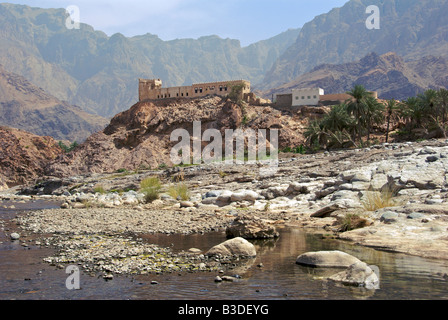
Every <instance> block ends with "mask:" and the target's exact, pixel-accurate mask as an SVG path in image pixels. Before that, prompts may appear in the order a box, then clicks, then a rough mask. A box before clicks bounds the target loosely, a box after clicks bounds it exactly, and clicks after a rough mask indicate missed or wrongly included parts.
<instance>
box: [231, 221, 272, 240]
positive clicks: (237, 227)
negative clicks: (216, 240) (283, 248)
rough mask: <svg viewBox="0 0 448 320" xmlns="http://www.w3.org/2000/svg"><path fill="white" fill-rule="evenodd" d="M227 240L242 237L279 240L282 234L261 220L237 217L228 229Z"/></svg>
mask: <svg viewBox="0 0 448 320" xmlns="http://www.w3.org/2000/svg"><path fill="white" fill-rule="evenodd" d="M226 236H227V238H237V237H241V238H244V239H269V238H278V237H279V236H280V234H279V233H278V232H277V230H276V228H275V227H274V226H273V225H270V224H268V223H266V222H264V221H263V220H261V219H256V218H251V217H237V218H236V219H235V220H234V221H233V222H232V224H231V225H230V226H228V227H227V229H226Z"/></svg>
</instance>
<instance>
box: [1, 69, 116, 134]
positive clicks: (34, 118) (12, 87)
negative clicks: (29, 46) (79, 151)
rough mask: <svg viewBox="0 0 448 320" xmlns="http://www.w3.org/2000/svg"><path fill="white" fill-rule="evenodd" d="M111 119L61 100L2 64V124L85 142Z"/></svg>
mask: <svg viewBox="0 0 448 320" xmlns="http://www.w3.org/2000/svg"><path fill="white" fill-rule="evenodd" d="M107 123H108V121H107V120H106V119H105V118H102V117H100V116H97V115H93V114H89V113H87V112H85V111H84V110H82V109H81V108H80V107H77V106H74V105H70V104H68V103H67V102H64V101H60V100H59V99H57V98H55V97H53V96H52V95H50V94H48V93H47V92H45V91H44V90H43V89H41V88H39V87H37V86H35V85H34V84H32V83H31V82H29V81H28V80H26V79H25V78H24V77H22V76H20V75H17V74H15V73H11V72H8V71H6V70H5V69H4V68H3V67H2V66H1V65H0V126H1V125H3V126H9V127H13V128H18V129H21V130H25V131H27V132H30V133H33V134H35V135H39V136H51V137H53V138H55V139H57V140H63V141H78V142H82V141H84V140H85V139H87V138H88V137H89V136H90V135H91V134H92V133H94V132H97V131H100V130H102V129H104V127H105V126H106V125H107Z"/></svg>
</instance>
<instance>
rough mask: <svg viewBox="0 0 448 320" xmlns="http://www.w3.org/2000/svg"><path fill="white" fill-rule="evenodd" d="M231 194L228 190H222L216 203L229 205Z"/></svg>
mask: <svg viewBox="0 0 448 320" xmlns="http://www.w3.org/2000/svg"><path fill="white" fill-rule="evenodd" d="M232 194H233V192H232V191H229V190H224V191H222V192H221V194H220V195H219V196H218V198H217V199H216V201H217V202H221V203H230V198H231V197H232Z"/></svg>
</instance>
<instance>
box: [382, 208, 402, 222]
mask: <svg viewBox="0 0 448 320" xmlns="http://www.w3.org/2000/svg"><path fill="white" fill-rule="evenodd" d="M397 219H398V213H397V212H393V211H387V212H385V213H383V215H382V216H381V218H380V221H381V222H384V223H392V222H396V221H397Z"/></svg>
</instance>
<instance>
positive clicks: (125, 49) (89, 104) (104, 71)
mask: <svg viewBox="0 0 448 320" xmlns="http://www.w3.org/2000/svg"><path fill="white" fill-rule="evenodd" d="M67 17H68V15H67V13H66V11H65V9H40V8H31V7H28V6H22V5H12V4H6V3H3V4H0V64H2V65H3V66H4V67H5V68H6V69H7V70H9V71H11V72H14V73H17V74H20V75H22V76H24V77H26V78H27V79H28V80H29V81H31V82H32V83H35V84H38V85H39V86H40V87H42V88H43V89H44V90H46V91H47V92H49V93H50V94H52V95H54V96H55V97H57V98H58V99H61V100H65V101H69V102H70V103H71V104H76V105H79V106H81V107H82V108H83V109H84V110H86V111H88V112H91V113H96V114H98V115H101V116H105V117H112V116H114V115H115V114H117V113H119V112H121V111H124V110H127V109H128V108H129V107H130V106H131V105H133V104H134V103H135V102H137V99H138V91H137V89H138V78H160V79H163V82H164V85H166V86H173V85H191V84H192V83H195V82H207V81H219V80H221V81H222V80H223V79H226V80H233V79H235V80H236V79H248V80H250V81H252V82H254V83H256V82H260V81H261V80H262V79H263V76H264V74H265V72H266V71H267V70H269V69H270V68H271V66H272V65H273V63H274V62H275V61H276V59H277V58H278V57H279V56H280V55H281V54H282V53H283V52H284V50H286V49H287V48H288V47H289V46H290V45H291V44H292V43H293V42H294V41H295V39H296V38H297V36H298V34H299V31H300V29H290V30H288V31H285V32H284V33H282V34H280V35H278V36H275V37H273V38H271V39H268V40H264V41H260V42H257V43H255V44H252V45H250V46H247V47H241V44H240V41H239V40H233V39H221V38H219V37H218V36H204V37H201V38H199V39H178V40H172V41H163V40H161V39H160V38H158V37H157V36H156V35H152V34H150V33H147V34H145V35H141V36H135V37H131V38H129V37H125V36H123V35H122V34H119V33H117V34H114V35H112V36H111V37H109V36H107V35H106V34H105V33H103V32H101V31H95V30H94V29H93V28H92V27H91V26H89V25H87V24H81V26H80V29H79V30H76V29H67V28H66V25H65V22H66V19H67Z"/></svg>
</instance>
